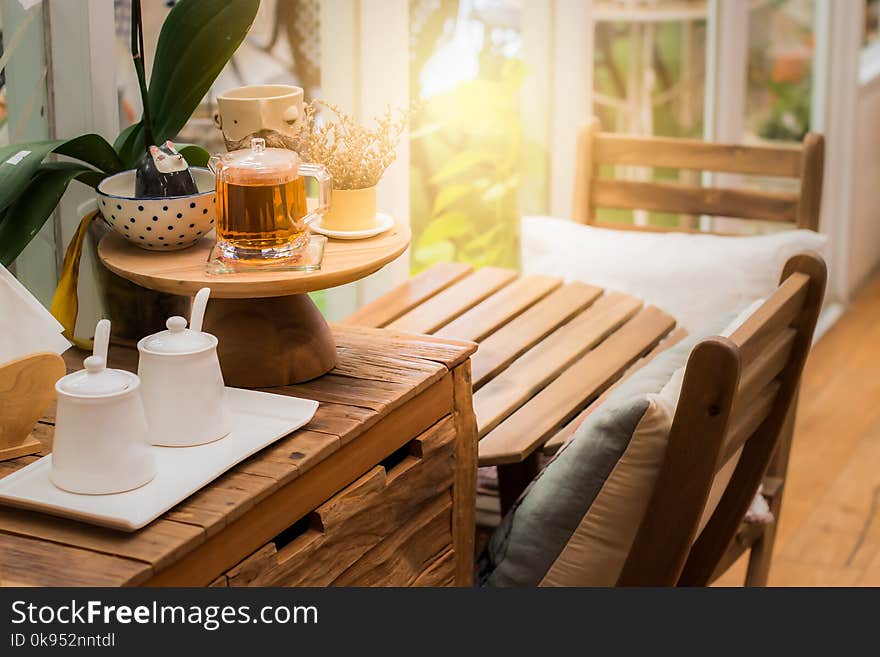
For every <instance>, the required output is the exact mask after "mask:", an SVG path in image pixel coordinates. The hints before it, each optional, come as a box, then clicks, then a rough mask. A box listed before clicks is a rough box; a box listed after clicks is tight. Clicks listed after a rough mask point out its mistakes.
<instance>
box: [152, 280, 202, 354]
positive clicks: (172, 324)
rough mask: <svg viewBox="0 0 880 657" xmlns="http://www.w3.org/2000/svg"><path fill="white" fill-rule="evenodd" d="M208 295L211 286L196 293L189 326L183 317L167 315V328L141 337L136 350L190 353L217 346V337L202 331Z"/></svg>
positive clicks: (154, 352) (153, 352) (160, 352)
mask: <svg viewBox="0 0 880 657" xmlns="http://www.w3.org/2000/svg"><path fill="white" fill-rule="evenodd" d="M210 295H211V288H207V287H203V288H202V289H201V290H199V291H198V293H196V296H195V299H193V304H192V313H191V314H190V322H189V328H187V327H186V318H185V317H180V316H179V315H175V316H174V317H169V318H168V320H167V321H166V322H165V326H166V327H167V329H166V330H165V331H159V332H158V333H154V334H153V335H148V336H147V337H145V338H142V339H141V340H140V342H138V350H139V351H147V352H149V353H152V354H190V353H194V352H199V351H204V350H205V349H209V348H213V347H215V346H217V338H215V337H214V336H213V335H210V334H209V333H202V321H203V320H204V318H205V309H206V308H207V305H208V297H209V296H210Z"/></svg>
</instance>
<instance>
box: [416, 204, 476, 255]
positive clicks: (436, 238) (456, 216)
mask: <svg viewBox="0 0 880 657" xmlns="http://www.w3.org/2000/svg"><path fill="white" fill-rule="evenodd" d="M469 230H471V222H470V220H469V219H468V216H467V215H466V214H465V213H464V212H445V213H443V214H441V215H440V216H439V217H436V218H434V219H432V220H431V223H429V224H428V225H427V226H426V227H425V230H424V231H423V232H422V234H421V235H420V236H419V241H418V244H419V246H420V247H421V246H430V245H431V244H434V243H436V242H441V241H443V240H448V239H453V238H455V237H461V236H462V235H464V234H465V233H467V232H468V231H469Z"/></svg>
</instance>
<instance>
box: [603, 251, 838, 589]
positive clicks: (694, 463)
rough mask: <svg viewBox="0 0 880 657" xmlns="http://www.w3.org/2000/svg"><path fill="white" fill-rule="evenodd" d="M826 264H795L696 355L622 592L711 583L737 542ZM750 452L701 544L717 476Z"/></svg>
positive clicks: (789, 398)
mask: <svg viewBox="0 0 880 657" xmlns="http://www.w3.org/2000/svg"><path fill="white" fill-rule="evenodd" d="M826 277H827V273H826V269H825V263H824V261H823V260H822V259H821V258H820V257H819V256H818V255H815V254H801V255H798V256H795V257H794V258H792V259H791V260H789V261H788V263H787V264H786V266H785V270H784V271H783V274H782V279H781V283H780V286H779V287H778V288H777V290H776V292H774V294H773V295H772V296H771V297H770V298H769V299H767V301H766V302H764V304H762V305H761V307H760V308H758V309H757V310H756V311H755V312H754V313H753V314H752V316H751V317H749V318H748V319H747V320H746V321H745V322H744V323H743V325H742V326H741V327H740V328H739V329H737V330H736V331H734V333H733V334H732V335H731V336H730V338H721V337H715V338H708V339H706V340H703V341H701V342H700V343H698V344H697V345H696V347H694V350H693V351H692V352H691V355H690V358H689V359H688V363H687V367H686V369H685V375H684V381H683V384H682V392H681V396H680V398H679V402H678V406H677V407H676V411H675V417H674V419H673V423H672V428H671V430H670V434H669V443H668V447H667V453H666V458H665V460H664V463H663V466H662V467H661V470H660V473H659V475H658V478H657V483H656V484H655V487H654V491H653V493H652V497H651V500H650V502H649V504H648V508H647V510H646V513H645V516H644V519H643V521H642V523H641V525H640V527H639V530H638V533H637V535H636V538H635V540H634V542H633V545H632V547H631V549H630V553H629V555H628V557H627V561H626V564H625V566H624V569H623V572H622V574H621V576H620V579H619V580H618V583H619V584H621V585H645V584H652V585H672V584H687V585H705V584H707V583H708V582H709V580H710V578H711V576H712V574H713V572H715V570H716V568H717V567H718V564H719V563H720V561H721V559H722V558H723V556H724V552H725V550H726V548H727V546H728V545H729V544H730V541H731V540H732V539H733V537H734V536H735V534H736V531H737V529H738V527H739V523H740V522H741V521H742V518H743V516H744V515H745V512H746V510H747V509H748V506H749V504H750V503H751V500H752V497H753V496H754V494H755V491H756V490H757V489H758V486H759V485H760V482H761V479H762V477H763V475H764V473H765V471H766V470H767V466H768V465H769V463H770V459H771V457H772V456H773V452H774V450H775V448H776V447H777V445H778V443H779V441H780V436H781V435H782V430H783V427H784V425H785V422H786V418H787V417H788V414H789V411H790V409H791V408H792V404H793V402H794V399H795V396H796V393H797V388H798V385H799V382H800V377H801V372H802V371H803V366H804V362H805V361H806V357H807V354H808V352H809V348H810V343H811V341H812V336H813V331H814V329H815V325H816V319H817V317H818V315H819V309H820V307H821V304H822V298H823V296H824V292H825V281H826ZM740 449H742V452H741V455H740V458H739V462H738V464H737V466H736V468H735V470H734V472H733V475H732V476H731V479H730V482H729V484H728V485H727V488H726V489H725V491H724V494H723V495H722V497H721V500H720V501H719V503H718V506H717V507H716V509H715V511H714V513H713V514H712V516H711V518H710V519H709V522H708V523H707V524H706V527H705V528H704V529H703V531H702V532H701V533H700V535H699V536H696V532H697V528H698V526H699V521H700V518H701V516H702V514H703V510H704V508H705V505H706V500H707V496H708V494H709V490H710V488H711V486H712V482H713V480H714V478H715V475H716V473H717V472H718V470H719V469H720V468H721V467H722V466H723V465H724V464H725V463H726V462H728V461H729V459H730V458H731V457H732V456H733V455H734V454H735V453H736V452H737V451H739V450H740Z"/></svg>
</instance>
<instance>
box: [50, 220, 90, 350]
mask: <svg viewBox="0 0 880 657" xmlns="http://www.w3.org/2000/svg"><path fill="white" fill-rule="evenodd" d="M96 214H98V212H97V210H96V211H94V212H90V213H89V214H87V215H86V216H85V217H83V218H82V221H80V222H79V228H77V229H76V234H75V235H74V236H73V239H72V240H71V241H70V244H69V245H68V246H67V252H66V253H65V254H64V264H63V265H62V266H61V276H60V277H59V279H58V287H57V288H55V296H53V297H52V306H51V307H50V308H49V311H50V312H51V313H52V314H53V315H54V316H55V319H57V320H58V321H59V322H61V325H62V326H63V327H64V337H65V338H67V339H68V340H70V341H71V342H73V343H74V344H75V345H76V346H77V347H80V348H81V349H86V350H91V348H92V340H91V339H90V338H77V337H74V335H73V331H74V328H75V327H76V314H77V312H78V311H79V300H78V299H77V283H78V282H79V263H80V260H81V258H82V251H83V244H85V241H86V233H87V232H88V230H89V224H90V223H91V221H92V219H94V217H95V215H96Z"/></svg>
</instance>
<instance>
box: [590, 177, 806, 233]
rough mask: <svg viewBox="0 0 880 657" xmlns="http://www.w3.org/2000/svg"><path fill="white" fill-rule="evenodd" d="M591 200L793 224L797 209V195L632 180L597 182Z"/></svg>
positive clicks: (634, 207) (609, 204) (617, 205)
mask: <svg viewBox="0 0 880 657" xmlns="http://www.w3.org/2000/svg"><path fill="white" fill-rule="evenodd" d="M593 198H594V199H595V202H596V204H597V205H598V206H601V207H603V208H620V209H626V210H649V211H652V212H674V213H677V214H695V215H700V214H707V215H713V216H726V215H733V216H736V217H739V218H742V219H760V220H762V221H776V222H781V223H794V222H795V220H796V219H797V210H798V195H797V194H787V193H779V192H765V191H746V190H741V189H722V188H719V187H691V186H687V185H678V184H671V183H659V182H638V181H633V180H602V179H597V180H596V181H595V183H594V186H593Z"/></svg>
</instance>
